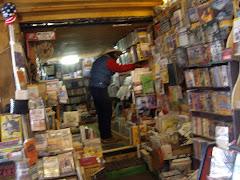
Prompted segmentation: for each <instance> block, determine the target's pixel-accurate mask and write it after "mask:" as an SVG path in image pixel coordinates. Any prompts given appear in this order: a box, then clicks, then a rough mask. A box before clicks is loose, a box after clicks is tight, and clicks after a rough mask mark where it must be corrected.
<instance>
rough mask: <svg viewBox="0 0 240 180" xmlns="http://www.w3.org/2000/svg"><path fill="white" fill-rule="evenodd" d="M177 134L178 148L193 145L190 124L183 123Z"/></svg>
mask: <svg viewBox="0 0 240 180" xmlns="http://www.w3.org/2000/svg"><path fill="white" fill-rule="evenodd" d="M178 133H179V135H180V136H179V142H180V146H184V145H187V144H192V143H193V139H192V123H191V122H187V123H183V124H182V125H181V127H179V128H178Z"/></svg>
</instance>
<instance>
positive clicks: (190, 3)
mask: <svg viewBox="0 0 240 180" xmlns="http://www.w3.org/2000/svg"><path fill="white" fill-rule="evenodd" d="M196 6H197V0H186V8H187V9H190V8H193V7H196Z"/></svg>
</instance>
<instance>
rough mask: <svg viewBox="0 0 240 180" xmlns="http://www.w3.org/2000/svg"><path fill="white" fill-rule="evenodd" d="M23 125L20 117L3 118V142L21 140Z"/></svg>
mask: <svg viewBox="0 0 240 180" xmlns="http://www.w3.org/2000/svg"><path fill="white" fill-rule="evenodd" d="M21 139H22V124H21V116H20V115H5V116H1V141H2V142H4V141H11V140H21Z"/></svg>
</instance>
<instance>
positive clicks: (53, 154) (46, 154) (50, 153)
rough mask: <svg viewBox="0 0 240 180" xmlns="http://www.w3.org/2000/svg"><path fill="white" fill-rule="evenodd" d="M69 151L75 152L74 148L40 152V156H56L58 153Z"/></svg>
mask: <svg viewBox="0 0 240 180" xmlns="http://www.w3.org/2000/svg"><path fill="white" fill-rule="evenodd" d="M67 152H73V149H70V150H66V151H59V152H38V157H39V158H41V157H48V156H56V155H58V154H64V153H67Z"/></svg>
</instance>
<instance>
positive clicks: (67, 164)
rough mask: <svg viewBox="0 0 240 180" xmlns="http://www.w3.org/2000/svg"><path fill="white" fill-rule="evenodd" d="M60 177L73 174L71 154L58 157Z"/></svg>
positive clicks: (73, 167)
mask: <svg viewBox="0 0 240 180" xmlns="http://www.w3.org/2000/svg"><path fill="white" fill-rule="evenodd" d="M58 161H59V171H60V175H66V174H69V173H73V172H75V166H74V161H73V154H72V152H67V153H64V154H59V155H58Z"/></svg>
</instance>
